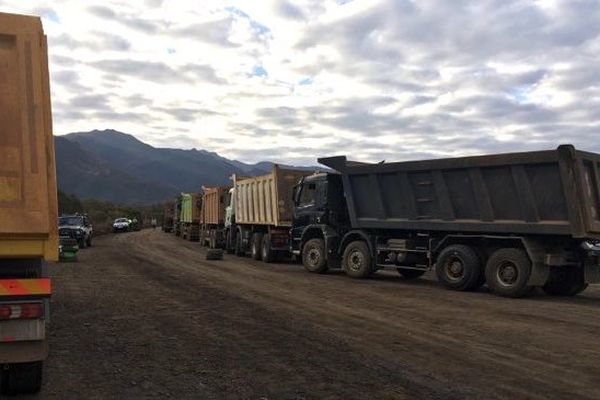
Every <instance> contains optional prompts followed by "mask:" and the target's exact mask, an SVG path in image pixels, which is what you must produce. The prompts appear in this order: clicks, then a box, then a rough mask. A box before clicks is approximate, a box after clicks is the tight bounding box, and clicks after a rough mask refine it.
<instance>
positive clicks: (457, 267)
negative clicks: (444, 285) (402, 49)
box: [444, 256, 465, 282]
mask: <svg viewBox="0 0 600 400" xmlns="http://www.w3.org/2000/svg"><path fill="white" fill-rule="evenodd" d="M444 274H445V275H446V278H447V279H448V280H449V281H452V282H457V281H460V280H461V279H463V277H464V276H465V265H464V263H463V261H462V260H461V259H460V257H458V256H452V257H450V258H449V259H448V261H446V263H445V264H444Z"/></svg>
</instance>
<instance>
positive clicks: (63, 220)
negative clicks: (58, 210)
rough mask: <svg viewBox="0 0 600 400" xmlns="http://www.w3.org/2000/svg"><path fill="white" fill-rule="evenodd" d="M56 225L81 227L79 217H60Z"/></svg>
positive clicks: (81, 223)
mask: <svg viewBox="0 0 600 400" xmlns="http://www.w3.org/2000/svg"><path fill="white" fill-rule="evenodd" d="M58 225H61V226H62V225H83V221H82V219H81V217H60V218H59V219H58Z"/></svg>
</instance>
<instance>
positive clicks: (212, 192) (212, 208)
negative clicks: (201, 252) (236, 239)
mask: <svg viewBox="0 0 600 400" xmlns="http://www.w3.org/2000/svg"><path fill="white" fill-rule="evenodd" d="M230 189H231V187H230V186H217V187H203V188H202V211H201V213H200V215H201V217H200V244H202V245H203V246H208V247H209V248H211V249H216V248H224V247H225V238H226V232H225V209H226V208H227V204H229V196H230V194H229V190H230Z"/></svg>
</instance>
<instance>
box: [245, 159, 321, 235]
mask: <svg viewBox="0 0 600 400" xmlns="http://www.w3.org/2000/svg"><path fill="white" fill-rule="evenodd" d="M310 174H311V172H309V171H299V170H293V169H284V168H280V167H278V166H277V165H275V166H274V167H273V171H271V173H269V174H266V175H262V176H256V177H252V178H241V179H236V177H235V176H234V187H235V196H236V199H235V219H236V223H238V224H254V225H273V226H291V225H292V213H293V210H294V204H293V201H292V190H293V187H294V185H296V184H297V183H298V182H299V181H300V179H301V178H302V177H304V176H307V175H310Z"/></svg>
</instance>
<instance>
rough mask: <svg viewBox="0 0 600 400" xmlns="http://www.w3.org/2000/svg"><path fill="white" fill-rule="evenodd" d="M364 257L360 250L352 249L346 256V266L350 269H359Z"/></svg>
mask: <svg viewBox="0 0 600 400" xmlns="http://www.w3.org/2000/svg"><path fill="white" fill-rule="evenodd" d="M364 259H365V257H364V256H363V254H362V253H361V252H360V251H358V250H354V251H352V252H351V253H350V256H349V257H348V268H350V270H352V271H359V270H360V269H361V268H362V266H363V263H364Z"/></svg>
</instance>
